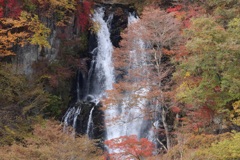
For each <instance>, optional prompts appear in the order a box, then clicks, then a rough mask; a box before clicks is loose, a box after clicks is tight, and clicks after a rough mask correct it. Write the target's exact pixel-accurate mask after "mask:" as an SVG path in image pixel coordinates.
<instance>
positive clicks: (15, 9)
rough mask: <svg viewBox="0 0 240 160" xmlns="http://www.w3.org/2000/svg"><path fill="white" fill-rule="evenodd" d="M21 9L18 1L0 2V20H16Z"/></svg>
mask: <svg viewBox="0 0 240 160" xmlns="http://www.w3.org/2000/svg"><path fill="white" fill-rule="evenodd" d="M21 7H22V6H21V4H20V2H19V1H18V0H0V18H3V17H8V18H18V17H19V15H20V14H21V11H22V9H21Z"/></svg>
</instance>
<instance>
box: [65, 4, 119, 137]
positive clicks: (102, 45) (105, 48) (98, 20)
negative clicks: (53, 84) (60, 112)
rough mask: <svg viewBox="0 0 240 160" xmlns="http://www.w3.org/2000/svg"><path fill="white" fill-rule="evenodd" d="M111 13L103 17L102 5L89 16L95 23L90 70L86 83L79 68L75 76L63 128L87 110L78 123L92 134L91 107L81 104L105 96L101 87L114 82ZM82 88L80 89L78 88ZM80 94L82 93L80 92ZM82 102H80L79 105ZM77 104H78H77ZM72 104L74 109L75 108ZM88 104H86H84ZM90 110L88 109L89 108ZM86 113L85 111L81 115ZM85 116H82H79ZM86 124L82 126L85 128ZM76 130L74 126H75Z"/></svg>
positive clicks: (96, 101) (108, 86)
mask: <svg viewBox="0 0 240 160" xmlns="http://www.w3.org/2000/svg"><path fill="white" fill-rule="evenodd" d="M112 19H113V15H109V17H108V19H107V20H106V21H105V20H104V8H97V9H95V11H94V14H93V16H92V21H93V22H94V23H95V24H96V26H97V27H98V28H97V33H96V40H97V47H96V48H94V49H93V50H92V51H91V52H90V53H91V54H92V61H91V65H90V69H89V71H88V74H87V75H88V77H87V80H86V82H85V81H84V80H85V79H84V78H85V77H84V76H85V75H84V74H81V72H80V71H78V73H77V78H76V103H75V104H74V105H73V107H70V108H69V109H68V111H67V112H66V113H65V115H64V117H63V121H64V128H65V129H66V127H67V126H72V127H73V128H76V127H77V122H78V120H77V119H78V116H81V114H80V112H81V110H82V111H83V112H84V111H89V114H88V115H89V116H88V121H87V124H86V122H85V121H84V120H82V121H84V122H81V124H80V125H82V127H83V128H84V129H85V131H82V132H84V133H86V134H87V135H88V136H89V138H92V136H93V126H94V124H93V123H94V122H93V118H92V117H93V111H94V107H92V108H91V109H90V108H88V109H86V108H85V109H83V108H84V107H86V106H84V105H85V103H92V102H93V103H95V105H97V104H98V102H99V101H100V99H101V98H103V97H104V96H105V90H110V89H112V84H113V82H114V73H113V64H112V51H113V45H112V42H111V40H110V32H109V28H110V26H111V21H112ZM80 75H81V76H83V79H84V80H83V82H84V84H81V86H80V84H79V83H80ZM81 87H83V88H81ZM81 91H82V92H84V93H82V92H81ZM82 102H84V104H82ZM79 104H80V105H79ZM76 106H77V107H78V108H76ZM87 107H89V106H87ZM89 109H90V110H89ZM83 114H85V113H83ZM85 115H86V114H85ZM83 118H85V117H83ZM85 126H86V127H85ZM75 130H76V129H75Z"/></svg>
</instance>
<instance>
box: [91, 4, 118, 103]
mask: <svg viewBox="0 0 240 160" xmlns="http://www.w3.org/2000/svg"><path fill="white" fill-rule="evenodd" d="M103 18H104V9H103V8H98V9H96V10H95V12H94V15H93V18H92V20H93V22H95V23H96V24H98V25H97V26H99V29H98V31H97V42H98V47H97V55H96V57H95V59H96V65H95V70H94V72H95V74H93V75H92V77H91V79H92V82H91V83H92V84H93V86H92V88H91V91H90V93H89V94H92V95H94V96H95V97H96V98H97V99H100V98H101V97H103V96H104V93H105V90H110V89H112V84H113V82H114V74H113V65H112V51H113V46H112V42H111V40H110V32H109V28H108V26H109V23H111V20H112V15H110V16H109V18H108V20H107V21H104V19H103Z"/></svg>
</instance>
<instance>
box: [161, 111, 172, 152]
mask: <svg viewBox="0 0 240 160" xmlns="http://www.w3.org/2000/svg"><path fill="white" fill-rule="evenodd" d="M161 116H162V123H163V127H164V130H165V136H166V141H167V149H168V150H169V149H170V146H171V145H170V137H169V130H168V124H167V122H166V111H165V109H164V107H162V112H161Z"/></svg>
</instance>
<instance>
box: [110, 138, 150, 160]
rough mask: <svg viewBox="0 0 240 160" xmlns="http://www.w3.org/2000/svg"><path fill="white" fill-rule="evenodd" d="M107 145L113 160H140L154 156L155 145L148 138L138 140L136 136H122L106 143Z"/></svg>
mask: <svg viewBox="0 0 240 160" xmlns="http://www.w3.org/2000/svg"><path fill="white" fill-rule="evenodd" d="M105 144H106V145H107V147H108V148H110V150H111V151H113V152H114V153H110V155H109V156H110V157H111V159H114V160H118V159H122V158H124V159H126V160H128V159H129V160H130V159H140V158H141V157H142V158H143V157H148V156H151V155H152V154H153V151H154V144H153V143H152V142H150V141H149V140H148V139H147V138H141V139H138V138H137V136H136V135H131V136H122V137H119V138H115V139H111V140H107V141H105Z"/></svg>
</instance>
